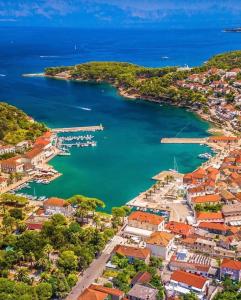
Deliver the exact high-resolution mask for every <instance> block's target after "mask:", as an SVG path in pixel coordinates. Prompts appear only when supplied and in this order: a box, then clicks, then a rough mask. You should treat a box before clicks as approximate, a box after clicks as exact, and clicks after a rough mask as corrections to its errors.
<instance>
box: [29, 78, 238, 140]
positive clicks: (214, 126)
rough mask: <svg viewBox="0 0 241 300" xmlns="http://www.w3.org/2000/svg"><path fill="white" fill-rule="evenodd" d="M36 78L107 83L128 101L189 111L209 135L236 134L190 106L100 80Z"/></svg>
mask: <svg viewBox="0 0 241 300" xmlns="http://www.w3.org/2000/svg"><path fill="white" fill-rule="evenodd" d="M27 75H28V74H25V76H27ZM29 75H30V76H27V77H35V74H29ZM36 77H46V78H50V79H56V80H65V81H73V82H80V83H81V82H90V83H91V82H93V83H107V84H110V85H111V86H113V87H114V88H116V89H117V91H118V93H119V95H120V96H122V97H124V98H126V99H129V100H136V101H138V100H143V101H148V102H152V103H157V104H167V105H170V106H176V107H182V108H184V109H187V110H189V111H191V112H192V113H194V114H196V115H197V116H198V117H199V118H200V119H202V120H204V121H206V122H208V123H209V124H210V128H209V129H208V130H207V132H208V133H209V134H211V135H215V134H216V133H217V132H218V135H221V134H223V135H235V136H236V135H237V132H234V131H233V130H232V128H230V129H229V130H227V129H224V128H221V127H220V124H219V123H218V122H217V121H214V120H212V119H211V118H210V116H209V115H208V114H205V113H203V112H201V111H197V110H195V109H193V107H192V106H190V105H182V104H177V103H173V102H171V99H169V98H164V97H163V98H159V99H154V98H153V97H151V96H150V97H147V96H143V95H140V94H138V93H130V92H129V91H128V90H126V89H124V88H123V87H121V86H117V85H116V84H114V83H112V82H109V81H102V80H86V79H81V78H78V79H74V78H70V77H69V76H51V75H46V74H45V73H37V75H36Z"/></svg>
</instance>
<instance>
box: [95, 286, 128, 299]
mask: <svg viewBox="0 0 241 300" xmlns="http://www.w3.org/2000/svg"><path fill="white" fill-rule="evenodd" d="M89 288H90V289H92V290H95V291H99V292H103V293H106V294H108V295H112V296H124V294H125V293H124V292H122V291H121V290H118V289H114V288H109V287H105V286H102V285H97V284H91V285H90V287H89Z"/></svg>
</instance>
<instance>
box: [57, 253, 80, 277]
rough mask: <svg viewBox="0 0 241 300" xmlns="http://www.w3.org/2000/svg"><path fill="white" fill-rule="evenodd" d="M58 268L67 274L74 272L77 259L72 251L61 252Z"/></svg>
mask: <svg viewBox="0 0 241 300" xmlns="http://www.w3.org/2000/svg"><path fill="white" fill-rule="evenodd" d="M58 266H59V267H60V268H62V269H63V271H64V272H65V273H67V274H68V273H70V272H72V271H75V270H77V267H78V257H77V256H76V255H75V254H74V252H73V251H63V252H62V253H61V254H60V257H59V260H58Z"/></svg>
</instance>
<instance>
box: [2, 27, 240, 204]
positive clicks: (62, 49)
mask: <svg viewBox="0 0 241 300" xmlns="http://www.w3.org/2000/svg"><path fill="white" fill-rule="evenodd" d="M236 49H241V33H224V32H222V30H221V29H208V30H207V29H203V30H200V29H198V30H191V29H190V30H173V29H172V30H161V31H158V30H104V29H101V30H83V29H63V28H61V29H57V28H13V27H11V28H0V101H6V102H8V103H10V104H13V105H16V106H18V107H19V108H21V109H23V110H24V111H26V112H27V113H28V114H29V115H31V116H33V117H34V118H35V119H36V120H38V121H42V122H44V123H45V124H47V125H48V126H50V127H67V126H82V125H97V124H100V123H102V124H103V125H104V127H105V130H104V131H103V132H99V133H95V134H94V135H95V137H96V138H95V139H96V140H97V141H98V146H97V147H95V148H84V149H81V148H77V149H73V150H71V154H72V155H71V156H68V157H56V158H54V159H53V160H52V161H51V164H52V165H53V166H54V167H55V168H56V169H57V170H58V171H59V172H61V173H63V176H61V177H60V178H58V179H57V180H55V181H54V182H52V183H51V184H49V185H39V184H34V185H32V187H31V189H28V190H26V191H27V192H28V193H33V192H34V190H35V192H36V195H38V196H43V195H45V196H59V197H64V198H67V197H70V196H71V195H74V194H84V195H87V196H90V197H98V198H100V199H102V200H104V201H105V202H106V205H107V210H109V209H110V208H111V207H112V206H118V205H122V204H124V203H125V202H127V201H128V200H131V199H132V198H133V197H135V196H136V195H138V194H139V193H140V192H142V191H144V190H145V189H146V188H148V187H149V186H150V185H151V184H152V183H153V182H152V180H151V177H152V176H154V175H155V174H157V173H159V172H160V171H161V170H167V169H169V168H173V167H174V158H175V159H176V161H177V165H178V170H179V171H180V172H188V171H191V170H193V169H195V168H196V167H197V166H198V165H199V164H200V163H201V162H202V161H201V160H200V159H199V158H198V157H197V155H198V154H199V153H203V152H206V151H207V148H206V147H204V146H199V145H168V144H166V145H165V144H160V142H159V141H160V138H162V137H175V136H178V137H184V136H185V137H204V136H207V132H206V130H207V129H208V128H209V124H208V123H206V122H203V121H201V120H200V119H199V118H198V117H197V116H195V115H194V114H193V113H190V112H188V111H185V110H184V109H182V108H175V107H170V106H165V105H164V106H159V105H157V104H151V103H147V102H144V101H133V100H127V99H125V98H123V97H121V96H119V95H118V93H117V91H116V90H115V89H114V88H113V87H111V86H109V85H107V84H94V83H75V82H66V81H60V80H53V79H45V78H37V77H36V78H26V77H22V76H21V75H22V74H23V73H37V72H42V71H43V69H44V68H45V67H47V66H58V65H73V64H77V63H81V62H86V61H126V62H133V63H136V64H140V65H144V66H155V67H157V66H158V67H159V66H167V65H179V66H184V65H185V64H187V65H189V66H194V65H199V64H201V63H203V62H204V61H206V60H207V59H208V58H209V57H210V56H212V55H214V54H217V53H221V52H225V51H229V50H236ZM83 108H88V109H89V110H85V109H83Z"/></svg>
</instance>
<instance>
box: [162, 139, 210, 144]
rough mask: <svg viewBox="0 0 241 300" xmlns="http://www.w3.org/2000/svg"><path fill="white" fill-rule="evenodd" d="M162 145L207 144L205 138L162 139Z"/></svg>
mask: <svg viewBox="0 0 241 300" xmlns="http://www.w3.org/2000/svg"><path fill="white" fill-rule="evenodd" d="M161 143H162V144H207V138H162V139H161Z"/></svg>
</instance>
